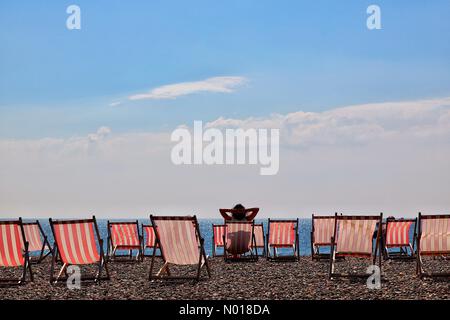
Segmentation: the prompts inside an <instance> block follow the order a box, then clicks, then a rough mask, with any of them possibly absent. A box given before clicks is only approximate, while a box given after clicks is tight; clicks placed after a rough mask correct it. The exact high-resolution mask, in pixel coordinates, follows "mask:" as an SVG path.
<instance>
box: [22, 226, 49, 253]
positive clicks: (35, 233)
mask: <svg viewBox="0 0 450 320" xmlns="http://www.w3.org/2000/svg"><path fill="white" fill-rule="evenodd" d="M23 230H24V231H25V239H26V240H27V241H28V251H30V252H31V251H41V250H42V247H43V246H44V244H43V243H42V239H41V231H40V230H39V226H38V225H37V224H24V225H23Z"/></svg>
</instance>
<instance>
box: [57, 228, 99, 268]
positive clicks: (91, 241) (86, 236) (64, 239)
mask: <svg viewBox="0 0 450 320" xmlns="http://www.w3.org/2000/svg"><path fill="white" fill-rule="evenodd" d="M53 232H54V238H55V241H56V245H57V246H58V252H59V255H60V257H61V260H62V262H63V263H65V264H73V265H83V264H92V263H96V262H99V261H100V254H99V252H98V249H97V243H96V241H95V234H94V222H93V221H80V222H77V221H74V222H69V221H64V222H58V221H55V222H54V223H53Z"/></svg>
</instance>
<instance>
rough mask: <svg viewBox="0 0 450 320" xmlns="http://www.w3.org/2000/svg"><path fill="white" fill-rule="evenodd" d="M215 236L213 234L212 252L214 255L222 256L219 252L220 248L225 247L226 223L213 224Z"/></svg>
mask: <svg viewBox="0 0 450 320" xmlns="http://www.w3.org/2000/svg"><path fill="white" fill-rule="evenodd" d="M212 229H213V236H212V254H213V257H221V256H222V255H220V254H217V249H218V248H222V249H223V248H224V246H225V243H224V236H225V225H224V224H213V225H212Z"/></svg>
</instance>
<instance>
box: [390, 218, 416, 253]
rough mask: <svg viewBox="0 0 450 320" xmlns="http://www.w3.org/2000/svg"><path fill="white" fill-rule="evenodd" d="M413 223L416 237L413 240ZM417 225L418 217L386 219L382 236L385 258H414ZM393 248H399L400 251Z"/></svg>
mask: <svg viewBox="0 0 450 320" xmlns="http://www.w3.org/2000/svg"><path fill="white" fill-rule="evenodd" d="M413 225H414V237H413V240H412V241H411V240H410V237H409V232H410V230H411V227H412V226H413ZM416 225H417V219H390V218H388V219H386V225H385V230H383V232H384V235H383V237H382V240H383V245H384V257H385V259H414V242H415V237H416ZM392 248H398V249H399V251H398V250H397V251H392V250H391V249H392ZM408 248H409V250H408Z"/></svg>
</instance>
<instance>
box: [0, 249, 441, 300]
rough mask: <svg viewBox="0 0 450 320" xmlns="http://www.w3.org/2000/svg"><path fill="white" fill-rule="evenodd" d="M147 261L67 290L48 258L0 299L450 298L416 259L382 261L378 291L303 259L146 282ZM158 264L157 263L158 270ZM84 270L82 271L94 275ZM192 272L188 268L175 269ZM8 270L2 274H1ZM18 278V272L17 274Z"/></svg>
mask: <svg viewBox="0 0 450 320" xmlns="http://www.w3.org/2000/svg"><path fill="white" fill-rule="evenodd" d="M150 260H151V259H150V258H145V259H144V261H143V262H140V263H126V262H117V261H110V263H109V271H110V276H111V279H110V280H107V281H101V282H100V283H98V284H96V283H93V282H82V284H81V288H80V289H73V290H69V289H68V288H67V287H66V284H65V282H61V283H58V284H56V285H51V284H50V283H49V270H50V259H46V260H44V261H43V262H41V263H40V264H38V265H32V268H33V273H34V277H35V279H34V282H27V283H26V284H24V285H21V286H16V287H0V298H1V299H8V300H16V299H18V300H28V299H38V300H55V299H56V300H72V299H75V300H80V299H81V300H105V299H106V300H109V299H114V300H116V299H132V300H142V299H143V300H161V299H164V300H165V299H169V300H170V299H187V300H189V299H196V300H204V299H206V300H210V299H245V300H247V299H252V300H267V299H274V300H311V299H314V300H324V299H325V300H329V299H332V300H341V299H343V300H348V299H363V300H373V299H375V300H386V299H387V300H390V299H401V300H411V299H412V300H448V299H450V279H449V278H434V279H430V278H425V279H419V278H418V277H417V276H416V274H415V267H416V264H415V261H383V265H382V280H381V289H369V288H368V287H367V285H366V280H365V279H360V280H351V279H334V280H329V279H328V267H329V264H328V263H327V262H325V261H320V262H317V261H312V260H311V258H310V257H305V256H304V257H301V258H300V261H299V262H269V261H266V259H264V258H260V259H259V260H258V261H257V262H254V263H242V262H240V263H239V262H236V263H225V262H224V261H223V259H221V258H219V257H216V258H210V259H209V263H210V267H211V278H207V275H206V270H205V269H203V272H202V279H201V281H199V282H194V281H149V280H148V270H149V266H150ZM426 263H427V265H428V266H429V267H430V269H431V270H433V271H441V272H443V271H447V272H448V271H449V270H450V261H449V260H444V259H435V260H433V259H430V260H429V261H426ZM161 265H162V260H161V259H159V258H158V259H157V266H158V267H159V266H161ZM367 265H368V261H367V260H360V259H346V261H341V262H339V263H338V264H337V268H339V271H347V272H355V271H359V272H361V271H364V270H365V268H366V267H367ZM93 271H94V269H93V268H90V267H85V268H84V269H82V272H93ZM176 271H180V272H190V271H191V270H189V271H188V270H176ZM10 272H11V270H5V269H1V270H0V275H1V276H6V275H7V274H10ZM15 274H18V272H17V270H16V273H15Z"/></svg>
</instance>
